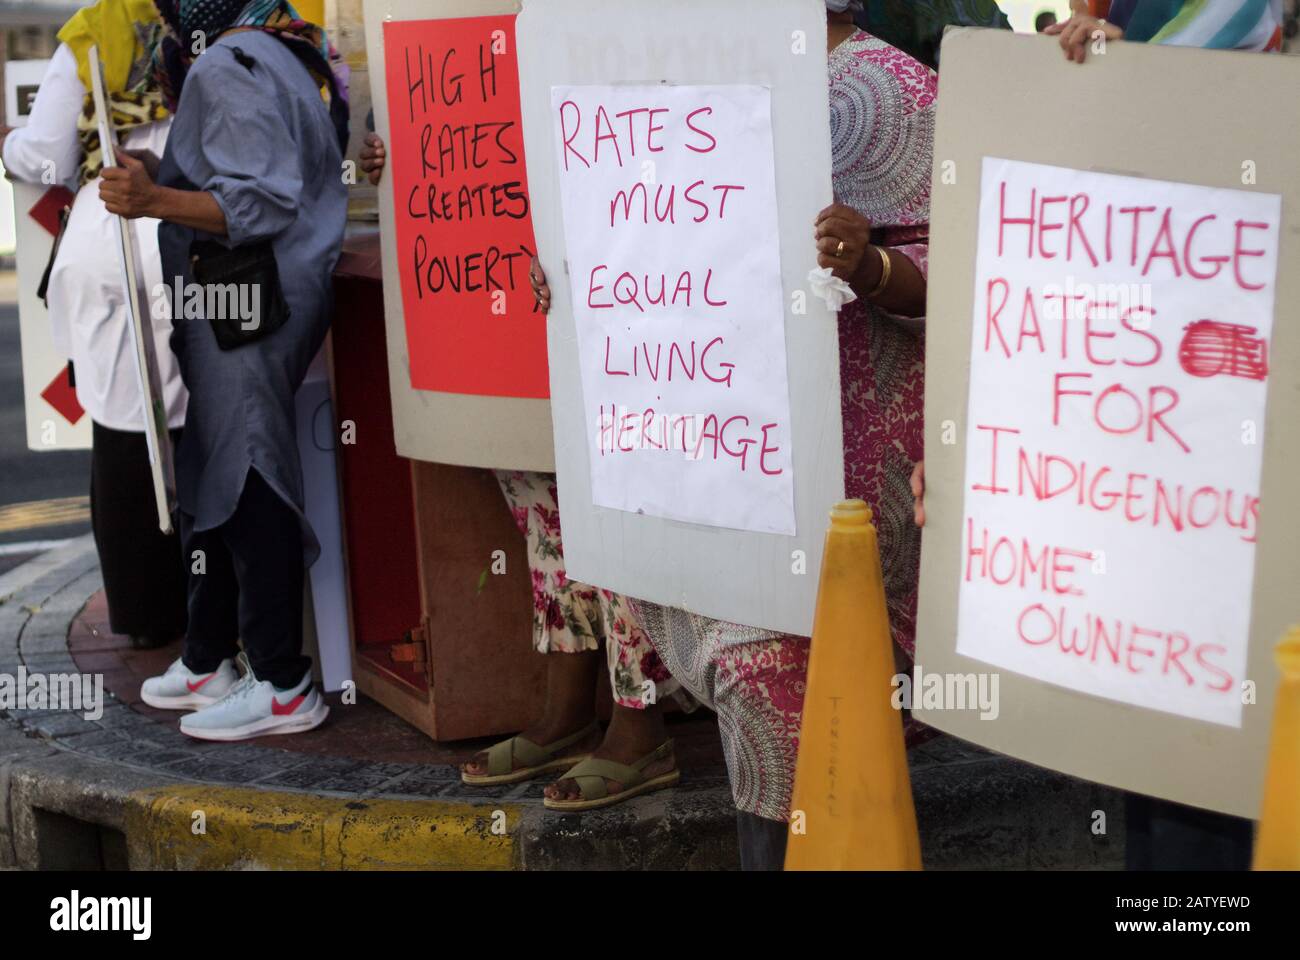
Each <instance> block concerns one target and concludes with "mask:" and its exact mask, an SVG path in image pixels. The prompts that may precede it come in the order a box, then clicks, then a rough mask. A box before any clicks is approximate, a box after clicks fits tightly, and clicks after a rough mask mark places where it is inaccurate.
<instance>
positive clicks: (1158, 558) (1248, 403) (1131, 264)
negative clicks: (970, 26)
mask: <svg viewBox="0 0 1300 960" xmlns="http://www.w3.org/2000/svg"><path fill="white" fill-rule="evenodd" d="M1280 218H1281V201H1280V198H1279V197H1277V196H1275V195H1269V194H1264V193H1252V192H1248V191H1245V190H1240V191H1238V190H1223V189H1210V188H1205V187H1198V186H1192V185H1187V184H1177V183H1165V182H1158V181H1152V180H1143V179H1138V178H1134V177H1123V176H1113V175H1109V174H1101V173H1091V172H1082V171H1077V170H1068V169H1064V168H1060V167H1049V166H1043V165H1039V164H1032V163H1020V162H1015V161H1008V160H1000V159H993V158H986V159H985V161H984V169H983V181H982V189H981V201H980V221H979V247H978V249H979V253H978V258H977V266H976V281H975V283H976V289H975V310H974V326H973V333H972V342H971V380H970V408H969V417H968V422H967V424H966V442H967V444H968V448H967V454H968V457H967V467H966V478H965V487H964V489H965V512H964V517H963V549H962V554H961V557H960V561H959V562H960V564H961V574H960V576H961V592H960V601H959V616H958V639H957V650H958V652H959V653H962V654H965V655H968V656H971V657H974V658H977V659H979V660H983V661H985V662H988V663H991V664H995V665H997V666H1001V667H1004V668H1006V669H1009V670H1012V671H1015V672H1017V673H1021V674H1025V675H1028V676H1031V677H1035V678H1037V679H1040V680H1044V681H1047V682H1050V683H1054V684H1059V685H1061V686H1063V687H1068V688H1070V689H1073V690H1078V691H1082V692H1085V693H1090V694H1094V695H1096V696H1100V697H1106V698H1109V699H1113V700H1119V701H1122V702H1125V703H1131V704H1136V705H1139V706H1143V707H1148V708H1151V709H1154V710H1161V711H1165V712H1168V713H1174V714H1179V715H1181V716H1186V717H1194V718H1199V719H1203V720H1207V721H1210V722H1213V723H1217V724H1223V725H1227V726H1234V727H1235V726H1239V725H1240V723H1241V709H1242V683H1243V681H1245V680H1248V679H1249V678H1248V677H1245V676H1244V673H1245V669H1246V652H1247V642H1248V632H1249V626H1250V609H1251V585H1252V580H1253V577H1254V562H1255V544H1254V540H1255V534H1256V531H1257V530H1258V525H1259V516H1260V514H1259V502H1258V495H1259V484H1260V463H1261V456H1262V444H1263V440H1264V415H1265V409H1264V406H1265V390H1266V380H1267V363H1268V357H1267V353H1268V343H1269V338H1270V335H1271V333H1272V329H1273V310H1274V298H1275V285H1276V279H1277V263H1278V258H1277V250H1278V243H1279V233H1280ZM1026 220H1032V221H1033V222H1032V223H1027V222H1023V221H1026ZM1027 303H1028V304H1030V306H1029V307H1027V306H1026V304H1027ZM1067 303H1068V304H1072V305H1073V306H1071V307H1070V308H1068V309H1066V310H1063V309H1062V305H1063V304H1067ZM1111 304H1113V306H1110V305H1111ZM932 335H933V334H932ZM995 428H996V429H995ZM1011 431H1019V432H1018V433H1017V432H1011ZM995 437H996V442H997V447H996V456H995V455H994V439H995ZM995 468H996V474H995V472H994V470H995ZM993 488H996V492H994V490H993Z"/></svg>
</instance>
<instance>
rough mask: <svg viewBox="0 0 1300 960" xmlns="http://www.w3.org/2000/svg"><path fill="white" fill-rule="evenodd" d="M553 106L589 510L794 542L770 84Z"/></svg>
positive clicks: (636, 92) (605, 92)
mask: <svg viewBox="0 0 1300 960" xmlns="http://www.w3.org/2000/svg"><path fill="white" fill-rule="evenodd" d="M551 105H552V116H551V121H552V125H553V131H554V143H555V144H556V149H557V151H558V156H557V163H558V169H559V175H560V185H561V206H562V210H563V217H564V234H565V241H566V247H567V251H568V260H567V264H568V270H569V278H568V281H569V284H570V289H571V291H572V296H573V303H574V312H575V318H576V325H577V331H578V352H579V357H580V361H581V367H582V387H583V400H584V405H585V413H586V423H587V425H588V438H587V443H588V449H589V455H590V462H591V485H592V501H593V502H594V503H595V504H597V505H598V506H603V507H610V508H613V509H617V510H625V511H628V512H632V513H642V514H647V515H650V516H656V517H663V518H666V519H671V520H682V521H688V522H691V523H698V524H705V525H709V526H715V527H728V528H733V529H738V530H751V531H758V532H763V533H779V534H793V533H795V514H794V474H793V467H792V442H791V434H790V401H789V390H788V386H787V372H786V351H785V329H784V315H785V308H784V303H783V298H784V294H783V292H782V283H781V263H780V252H779V248H778V241H779V237H778V232H777V214H776V209H777V207H776V180H775V174H774V169H773V145H772V117H771V92H770V90H768V89H767V88H765V87H761V86H754V85H728V86H704V85H701V86H694V85H691V86H671V85H658V86H604V87H600V86H556V87H553V88H552V90H551ZM810 234H811V231H810ZM810 242H811V240H810ZM550 279H551V283H552V284H553V285H554V284H556V283H561V282H563V278H550Z"/></svg>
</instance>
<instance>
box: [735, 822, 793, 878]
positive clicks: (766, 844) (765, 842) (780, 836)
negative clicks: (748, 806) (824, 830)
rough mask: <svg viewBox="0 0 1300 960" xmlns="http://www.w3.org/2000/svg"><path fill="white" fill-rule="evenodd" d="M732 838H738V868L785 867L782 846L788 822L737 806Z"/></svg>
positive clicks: (787, 832)
mask: <svg viewBox="0 0 1300 960" xmlns="http://www.w3.org/2000/svg"><path fill="white" fill-rule="evenodd" d="M736 838H737V840H738V841H739V842H740V869H741V870H746V871H767V870H784V869H785V847H786V843H787V842H788V841H789V839H790V825H789V824H788V823H783V822H782V821H780V820H768V819H766V818H764V817H760V816H756V815H755V814H752V813H746V812H745V811H743V810H737V811H736Z"/></svg>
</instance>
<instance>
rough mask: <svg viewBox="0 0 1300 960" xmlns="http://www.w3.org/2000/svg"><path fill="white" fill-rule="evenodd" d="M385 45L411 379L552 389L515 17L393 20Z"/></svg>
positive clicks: (498, 389)
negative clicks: (535, 287)
mask: <svg viewBox="0 0 1300 960" xmlns="http://www.w3.org/2000/svg"><path fill="white" fill-rule="evenodd" d="M384 46H385V50H386V56H385V60H386V62H387V76H386V83H387V89H388V110H389V128H390V129H389V142H388V145H387V146H388V168H389V174H390V176H391V177H392V185H393V207H394V212H395V234H396V239H397V265H398V274H399V277H400V281H401V289H402V308H403V314H404V316H405V321H406V337H407V348H408V352H409V355H410V371H411V386H412V387H413V388H414V389H417V390H436V391H440V392H444V393H462V394H475V395H480V396H500V397H531V398H544V397H547V396H549V394H550V390H549V384H548V373H547V367H546V320H545V317H544V316H543V315H542V314H541V313H540V312H539V311H538V310H537V309H536V304H535V301H534V298H533V295H532V291H531V290H530V289H529V284H528V267H529V263H530V261H531V259H532V255H533V252H534V251H535V250H536V244H535V243H534V241H533V225H532V218H531V203H530V201H529V196H528V176H527V172H526V170H525V166H524V143H523V130H522V126H521V123H520V108H519V67H518V63H517V61H516V59H515V18H514V17H513V16H497V17H472V18H466V19H459V20H416V21H404V22H395V21H394V22H388V23H385V24H384Z"/></svg>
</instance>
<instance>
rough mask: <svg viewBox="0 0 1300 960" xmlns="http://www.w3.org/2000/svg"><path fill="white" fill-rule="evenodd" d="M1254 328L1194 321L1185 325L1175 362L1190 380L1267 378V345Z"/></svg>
mask: <svg viewBox="0 0 1300 960" xmlns="http://www.w3.org/2000/svg"><path fill="white" fill-rule="evenodd" d="M1258 334H1259V330H1257V329H1256V328H1255V327H1247V326H1242V325H1241V324H1237V323H1217V322H1215V321H1214V320H1197V321H1196V322H1195V323H1192V324H1188V326H1187V332H1186V333H1185V334H1183V342H1182V344H1181V345H1180V346H1179V348H1178V362H1179V363H1180V364H1181V365H1182V368H1183V369H1184V370H1185V371H1187V372H1188V373H1190V374H1191V375H1192V376H1193V377H1216V376H1228V377H1241V378H1242V379H1243V380H1264V379H1267V377H1268V341H1267V340H1265V339H1264V338H1263V337H1261V336H1258Z"/></svg>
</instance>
